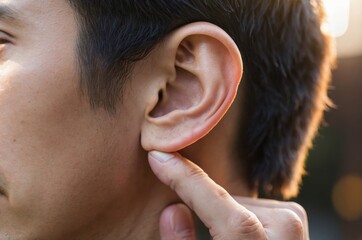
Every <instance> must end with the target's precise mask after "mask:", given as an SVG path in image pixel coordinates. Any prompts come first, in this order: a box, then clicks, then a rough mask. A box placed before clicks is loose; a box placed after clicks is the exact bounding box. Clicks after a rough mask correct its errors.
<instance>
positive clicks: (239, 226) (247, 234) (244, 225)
mask: <svg viewBox="0 0 362 240" xmlns="http://www.w3.org/2000/svg"><path fill="white" fill-rule="evenodd" d="M228 230H229V232H230V233H232V235H233V236H235V237H239V238H232V239H240V238H242V239H244V238H251V239H265V231H264V227H263V225H262V224H261V222H260V221H259V219H258V218H257V217H256V215H255V214H254V213H252V212H245V211H241V212H239V213H238V214H235V215H234V216H232V217H231V218H230V220H229V229H228Z"/></svg>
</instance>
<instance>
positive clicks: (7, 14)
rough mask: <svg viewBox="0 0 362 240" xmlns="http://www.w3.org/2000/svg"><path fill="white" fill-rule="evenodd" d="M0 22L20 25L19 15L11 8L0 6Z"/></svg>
mask: <svg viewBox="0 0 362 240" xmlns="http://www.w3.org/2000/svg"><path fill="white" fill-rule="evenodd" d="M0 21H5V22H11V23H20V19H19V14H18V12H16V11H15V10H14V9H12V8H11V7H9V6H7V5H4V4H0Z"/></svg>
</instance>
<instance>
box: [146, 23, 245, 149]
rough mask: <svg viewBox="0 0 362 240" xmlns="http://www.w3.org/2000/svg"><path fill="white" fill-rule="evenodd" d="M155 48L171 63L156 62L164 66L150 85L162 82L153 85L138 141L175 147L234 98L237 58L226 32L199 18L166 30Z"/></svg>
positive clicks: (202, 130) (199, 132) (203, 129)
mask: <svg viewBox="0 0 362 240" xmlns="http://www.w3.org/2000/svg"><path fill="white" fill-rule="evenodd" d="M158 51H160V52H161V53H162V52H163V51H165V54H159V57H160V59H158V60H159V61H160V62H163V61H164V62H168V63H172V64H168V65H167V64H164V65H162V66H168V67H169V69H167V70H166V69H165V71H164V72H165V75H164V77H160V78H158V81H160V79H162V80H161V81H163V82H162V83H161V84H158V85H154V86H162V87H159V88H154V89H153V91H154V92H155V94H156V95H157V98H158V100H157V103H155V104H153V105H152V107H151V108H147V110H146V113H145V119H144V123H143V126H142V130H141V131H142V132H141V144H142V146H143V148H144V149H145V150H147V151H150V150H160V151H164V152H175V151H179V150H181V149H183V148H185V147H187V146H189V145H190V144H192V143H194V142H195V141H197V140H198V139H200V138H201V137H203V136H204V135H206V134H207V133H208V132H209V131H211V129H212V128H213V127H214V126H215V125H216V124H217V123H218V122H219V121H220V119H221V118H222V117H223V115H224V114H225V112H226V111H227V110H228V108H229V107H230V105H231V103H232V101H233V100H234V98H235V95H236V92H237V88H238V84H239V81H240V79H241V75H242V62H241V57H240V53H239V50H238V48H237V47H236V45H235V43H234V42H233V40H232V39H231V37H230V36H229V35H228V34H227V33H226V32H224V31H223V30H222V29H220V28H219V27H217V26H215V25H213V24H210V23H205V22H198V23H193V24H189V25H186V26H184V27H182V28H180V29H178V30H176V31H174V32H172V33H171V34H170V36H169V37H168V38H167V39H166V40H165V42H164V43H163V44H162V46H160V47H159V49H158ZM166 51H167V53H166ZM155 54H156V53H155ZM170 72H172V74H169V73H170ZM166 73H167V74H166ZM161 75H162V73H161ZM155 94H153V96H154V95H155ZM153 102H155V101H154V99H153Z"/></svg>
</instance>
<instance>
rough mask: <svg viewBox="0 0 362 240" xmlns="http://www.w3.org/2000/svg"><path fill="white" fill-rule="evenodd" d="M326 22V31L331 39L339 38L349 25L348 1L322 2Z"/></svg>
mask: <svg viewBox="0 0 362 240" xmlns="http://www.w3.org/2000/svg"><path fill="white" fill-rule="evenodd" d="M324 5H325V8H326V11H327V16H328V20H327V23H326V28H327V30H328V31H329V32H330V33H331V34H332V36H333V37H340V36H342V35H343V34H345V33H346V32H347V29H348V25H349V13H350V0H324Z"/></svg>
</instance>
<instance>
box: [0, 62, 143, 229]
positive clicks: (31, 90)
mask: <svg viewBox="0 0 362 240" xmlns="http://www.w3.org/2000/svg"><path fill="white" fill-rule="evenodd" d="M3 66H6V67H4V68H3V69H2V71H1V72H2V73H3V75H2V76H0V77H1V79H0V171H1V172H2V174H3V175H4V176H5V177H6V178H7V180H8V182H9V189H8V191H9V206H8V207H7V208H6V209H3V208H2V209H0V211H1V218H0V232H1V227H2V226H11V225H12V226H16V231H20V229H21V228H22V227H24V228H31V229H43V230H42V231H43V232H48V233H53V234H55V232H56V231H58V232H59V231H65V229H68V230H69V229H73V228H74V229H76V228H80V227H81V226H82V225H86V224H87V222H89V221H90V220H91V219H94V218H96V216H97V215H98V214H100V212H101V211H103V210H104V209H106V208H107V207H109V206H110V205H112V202H113V201H115V199H116V198H117V197H119V196H117V194H119V192H121V191H123V190H124V191H125V190H126V188H127V184H126V183H127V182H129V180H127V179H128V178H130V176H129V175H130V173H126V172H121V170H120V169H126V168H127V167H126V166H124V165H122V164H125V163H122V162H121V161H119V160H118V159H117V158H116V157H115V156H117V155H119V152H126V153H128V154H131V152H130V151H129V149H128V147H129V145H135V142H136V141H137V140H138V139H137V137H136V135H134V138H132V137H131V136H130V135H129V133H128V132H126V130H122V129H127V128H126V127H124V128H122V127H120V126H119V125H120V124H119V122H117V121H114V120H113V119H110V118H109V116H108V115H107V114H105V113H97V114H96V113H95V112H94V111H92V110H91V109H90V108H89V106H88V103H87V102H85V101H84V100H83V99H82V98H81V97H80V94H79V89H78V80H77V75H76V72H75V70H74V69H73V67H72V66H64V65H63V66H61V65H56V64H55V63H51V64H50V65H48V66H46V64H43V65H41V64H39V63H36V64H29V65H27V67H26V68H25V67H22V66H20V65H15V64H10V63H9V64H7V65H5V64H4V65H3ZM32 66H42V67H41V68H39V67H38V69H36V68H35V67H32ZM44 69H50V70H47V71H44ZM54 69H57V71H55V70H54ZM5 76H6V78H5ZM116 129H118V130H119V131H120V132H118V133H117V134H116V133H115V132H117V131H115V130H116ZM115 134H116V135H117V136H119V135H123V136H129V137H128V138H127V139H126V140H127V142H126V141H125V142H124V143H123V144H121V145H122V146H121V147H119V143H118V144H116V142H117V141H116V140H114V139H116V138H117V137H116V136H114V137H112V136H113V135H115ZM130 139H132V140H131V141H130ZM133 141H135V142H133ZM125 157H126V156H125ZM120 174H121V175H122V177H120ZM122 181H123V183H122ZM122 189H123V190H122ZM1 204H2V203H1ZM2 210H3V211H2ZM9 228H10V227H9ZM44 229H47V230H44ZM24 231H28V230H24ZM69 231H71V230H69ZM59 234H60V233H59Z"/></svg>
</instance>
